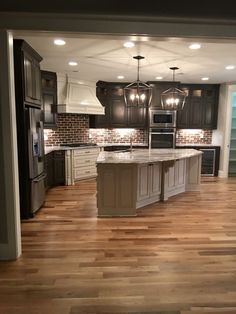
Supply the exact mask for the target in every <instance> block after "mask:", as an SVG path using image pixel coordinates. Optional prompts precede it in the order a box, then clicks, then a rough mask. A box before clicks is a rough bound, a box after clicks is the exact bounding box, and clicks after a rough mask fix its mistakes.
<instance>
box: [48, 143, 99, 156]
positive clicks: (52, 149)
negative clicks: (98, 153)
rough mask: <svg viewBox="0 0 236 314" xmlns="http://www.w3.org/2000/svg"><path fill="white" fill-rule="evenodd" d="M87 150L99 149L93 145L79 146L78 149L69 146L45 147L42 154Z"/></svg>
mask: <svg viewBox="0 0 236 314" xmlns="http://www.w3.org/2000/svg"><path fill="white" fill-rule="evenodd" d="M86 148H87V149H88V148H99V146H94V145H91V146H89V145H87V146H80V147H69V146H46V147H44V153H45V155H47V154H49V153H51V152H54V151H57V150H72V149H73V150H74V149H86Z"/></svg>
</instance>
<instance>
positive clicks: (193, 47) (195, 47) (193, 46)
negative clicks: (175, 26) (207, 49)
mask: <svg viewBox="0 0 236 314" xmlns="http://www.w3.org/2000/svg"><path fill="white" fill-rule="evenodd" d="M200 48H201V45H200V44H199V43H193V44H191V45H190V46H189V49H200Z"/></svg>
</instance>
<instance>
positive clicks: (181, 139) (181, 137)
mask: <svg viewBox="0 0 236 314" xmlns="http://www.w3.org/2000/svg"><path fill="white" fill-rule="evenodd" d="M211 141H212V130H190V129H188V130H177V132H176V144H211Z"/></svg>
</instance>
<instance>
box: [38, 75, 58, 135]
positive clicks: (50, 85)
mask: <svg viewBox="0 0 236 314" xmlns="http://www.w3.org/2000/svg"><path fill="white" fill-rule="evenodd" d="M41 77H42V104H43V112H44V128H49V129H52V128H55V127H56V126H57V76H56V73H54V72H49V71H41Z"/></svg>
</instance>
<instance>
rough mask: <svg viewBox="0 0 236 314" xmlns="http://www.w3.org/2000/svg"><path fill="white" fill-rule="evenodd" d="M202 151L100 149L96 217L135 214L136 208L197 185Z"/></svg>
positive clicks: (196, 188) (194, 187) (166, 198)
mask: <svg viewBox="0 0 236 314" xmlns="http://www.w3.org/2000/svg"><path fill="white" fill-rule="evenodd" d="M201 157H202V152H201V151H197V150H195V149H137V150H136V149H134V150H131V151H125V152H101V153H100V154H99V156H98V159H97V174H98V176H97V207H98V216H99V217H109V216H135V215H136V214H137V209H138V208H140V207H143V206H146V205H148V204H151V203H154V202H158V201H166V200H168V198H169V197H171V196H173V195H176V194H179V193H183V192H185V191H198V190H199V189H200V173H201Z"/></svg>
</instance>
